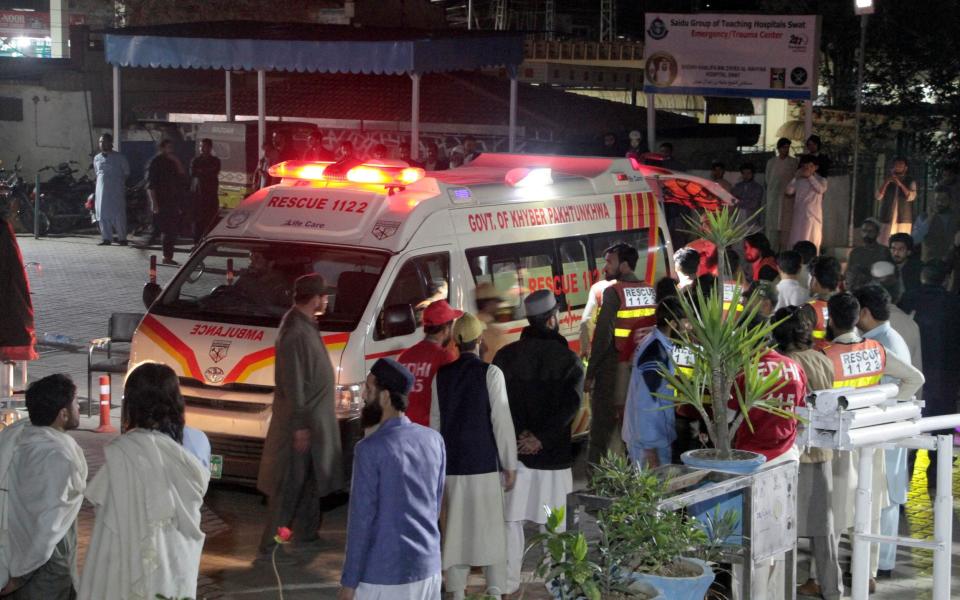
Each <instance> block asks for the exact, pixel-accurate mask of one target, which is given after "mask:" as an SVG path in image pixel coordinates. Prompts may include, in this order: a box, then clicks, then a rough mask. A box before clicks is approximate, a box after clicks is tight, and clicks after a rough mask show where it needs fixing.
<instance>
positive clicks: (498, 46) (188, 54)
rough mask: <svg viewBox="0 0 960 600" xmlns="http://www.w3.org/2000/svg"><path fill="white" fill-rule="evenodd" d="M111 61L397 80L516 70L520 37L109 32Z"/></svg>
mask: <svg viewBox="0 0 960 600" xmlns="http://www.w3.org/2000/svg"><path fill="white" fill-rule="evenodd" d="M104 47H105V52H106V58H107V62H108V63H110V64H111V65H117V66H121V67H151V68H177V69H218V70H223V69H229V70H235V71H261V70H263V71H297V72H312V73H366V74H371V73H372V74H377V75H381V74H386V75H400V74H412V73H420V74H422V73H441V72H448V71H468V70H476V69H481V68H486V67H506V68H507V69H516V67H517V66H518V65H519V64H520V63H521V62H523V36H522V35H521V34H518V33H511V32H502V31H498V32H490V31H460V30H443V31H426V30H417V29H401V28H379V27H352V26H349V25H323V24H313V23H262V22H254V21H220V22H214V23H184V24H176V25H157V26H149V27H128V28H124V29H113V30H109V31H107V32H106V35H105V42H104Z"/></svg>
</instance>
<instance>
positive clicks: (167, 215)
mask: <svg viewBox="0 0 960 600" xmlns="http://www.w3.org/2000/svg"><path fill="white" fill-rule="evenodd" d="M159 204H160V209H159V212H157V213H156V214H155V215H154V223H155V225H156V226H157V228H158V229H159V230H160V240H161V244H162V246H163V257H164V258H168V259H172V258H173V250H174V246H176V244H177V236H178V234H179V233H180V206H179V205H178V204H177V202H176V201H173V200H166V201H164V200H161V201H160V202H159Z"/></svg>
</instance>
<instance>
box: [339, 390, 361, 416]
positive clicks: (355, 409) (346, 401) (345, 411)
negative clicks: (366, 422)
mask: <svg viewBox="0 0 960 600" xmlns="http://www.w3.org/2000/svg"><path fill="white" fill-rule="evenodd" d="M362 396H363V385H362V384H359V383H350V384H347V385H338V386H337V407H336V408H337V416H338V417H359V416H360V408H361V407H362V406H363V397H362Z"/></svg>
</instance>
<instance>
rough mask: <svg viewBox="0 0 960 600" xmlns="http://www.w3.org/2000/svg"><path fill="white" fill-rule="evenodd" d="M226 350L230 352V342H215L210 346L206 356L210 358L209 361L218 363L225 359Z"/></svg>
mask: <svg viewBox="0 0 960 600" xmlns="http://www.w3.org/2000/svg"><path fill="white" fill-rule="evenodd" d="M228 350H230V342H226V341H223V340H217V341H216V342H213V343H212V344H210V352H209V353H208V355H209V356H210V360H212V361H213V362H215V363H218V362H220V361H221V360H223V359H225V358H226V357H227V351H228Z"/></svg>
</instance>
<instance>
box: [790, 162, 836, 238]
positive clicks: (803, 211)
mask: <svg viewBox="0 0 960 600" xmlns="http://www.w3.org/2000/svg"><path fill="white" fill-rule="evenodd" d="M826 192H827V180H826V179H824V178H823V177H821V176H819V175H817V160H816V158H814V157H813V156H810V155H809V154H804V155H803V156H801V157H800V168H799V169H798V170H797V174H796V176H795V177H794V178H793V179H792V180H790V183H788V184H787V189H786V190H785V193H786V195H787V196H792V197H793V220H792V221H791V222H790V239H789V240H787V246H789V247H791V248H792V247H793V245H794V244H796V243H797V242H802V241H804V240H807V241H810V242H813V245H814V246H816V247H817V248H820V242H821V241H822V240H823V195H824V194H825V193H826Z"/></svg>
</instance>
